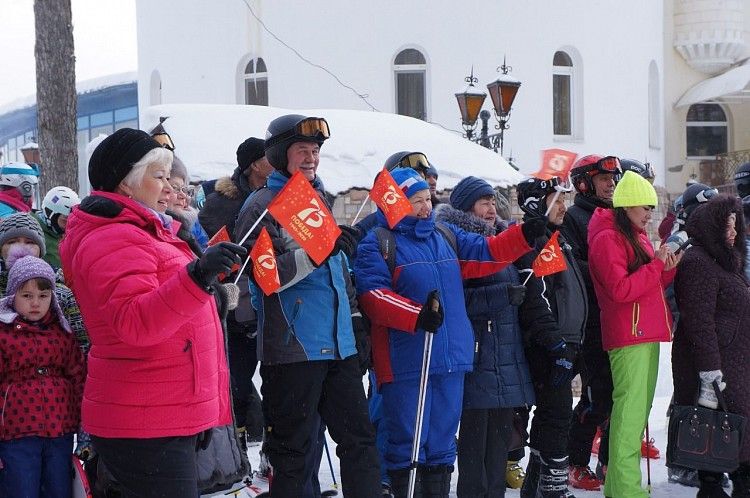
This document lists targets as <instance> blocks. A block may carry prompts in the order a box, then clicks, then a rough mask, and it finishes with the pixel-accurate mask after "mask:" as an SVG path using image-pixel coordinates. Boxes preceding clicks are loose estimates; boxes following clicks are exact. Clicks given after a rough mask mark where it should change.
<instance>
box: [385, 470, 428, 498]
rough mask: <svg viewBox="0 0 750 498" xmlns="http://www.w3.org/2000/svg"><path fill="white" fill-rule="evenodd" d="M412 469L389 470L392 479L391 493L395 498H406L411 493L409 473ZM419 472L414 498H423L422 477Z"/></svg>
mask: <svg viewBox="0 0 750 498" xmlns="http://www.w3.org/2000/svg"><path fill="white" fill-rule="evenodd" d="M410 470H411V469H410V468H408V467H407V468H405V469H396V470H389V471H388V476H389V477H390V478H391V492H392V493H393V497H394V498H406V495H407V494H408V493H409V471H410ZM420 474H421V472H417V480H416V481H415V483H414V498H422V497H423V495H422V476H421V475H420Z"/></svg>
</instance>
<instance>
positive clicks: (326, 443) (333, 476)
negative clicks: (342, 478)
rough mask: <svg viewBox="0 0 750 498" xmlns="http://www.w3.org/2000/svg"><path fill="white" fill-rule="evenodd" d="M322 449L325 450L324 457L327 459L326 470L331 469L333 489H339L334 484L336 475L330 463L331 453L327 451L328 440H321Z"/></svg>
mask: <svg viewBox="0 0 750 498" xmlns="http://www.w3.org/2000/svg"><path fill="white" fill-rule="evenodd" d="M323 448H325V450H326V457H328V468H329V469H331V479H333V489H339V483H337V482H336V474H335V473H334V472H333V462H331V452H330V451H328V440H327V439H326V438H325V437H324V438H323Z"/></svg>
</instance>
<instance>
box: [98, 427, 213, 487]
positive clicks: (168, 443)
mask: <svg viewBox="0 0 750 498" xmlns="http://www.w3.org/2000/svg"><path fill="white" fill-rule="evenodd" d="M91 441H92V443H93V446H94V450H95V451H96V453H97V454H98V455H99V465H102V464H103V465H104V467H106V470H107V472H108V473H109V474H111V476H112V479H113V480H114V482H115V483H116V484H114V485H113V486H114V488H115V489H117V491H118V492H119V493H120V494H119V495H116V496H118V497H120V498H152V497H153V498H157V497H158V498H191V497H196V498H197V497H198V496H199V492H198V473H197V470H196V465H195V443H196V436H175V437H159V438H149V439H131V438H102V437H97V436H93V435H92V436H91Z"/></svg>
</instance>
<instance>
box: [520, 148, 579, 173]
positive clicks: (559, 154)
mask: <svg viewBox="0 0 750 498" xmlns="http://www.w3.org/2000/svg"><path fill="white" fill-rule="evenodd" d="M576 157H578V154H576V153H575V152H570V151H568V150H563V149H547V150H543V151H542V166H541V167H540V168H539V171H537V172H536V173H532V175H531V176H534V177H536V178H539V179H540V180H549V179H550V178H552V177H553V176H557V177H559V178H560V179H562V180H563V181H564V180H567V179H568V175H569V174H570V168H572V167H573V163H574V162H575V160H576Z"/></svg>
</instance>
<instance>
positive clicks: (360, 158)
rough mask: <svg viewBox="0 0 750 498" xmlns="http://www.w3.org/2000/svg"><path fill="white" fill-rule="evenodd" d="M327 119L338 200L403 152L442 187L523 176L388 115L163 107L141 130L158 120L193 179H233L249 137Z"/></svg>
mask: <svg viewBox="0 0 750 498" xmlns="http://www.w3.org/2000/svg"><path fill="white" fill-rule="evenodd" d="M290 113H296V114H303V115H307V116H318V117H324V118H325V119H326V121H328V124H329V126H330V128H331V138H330V139H328V140H327V141H326V143H325V144H324V145H323V147H322V149H321V154H320V155H321V159H320V167H319V168H318V173H319V174H320V177H321V179H322V180H323V183H324V184H325V186H326V190H328V191H329V192H331V193H333V194H338V193H340V192H345V191H347V190H349V189H350V188H352V187H361V188H368V189H369V188H370V187H371V186H372V181H373V179H374V178H375V175H376V173H377V172H378V171H380V170H381V169H383V164H384V162H385V159H386V158H387V157H388V156H390V155H391V154H393V153H394V152H398V151H400V150H412V151H420V152H424V153H425V154H426V155H427V157H428V158H429V160H430V162H431V163H433V165H434V166H435V167H436V168H437V170H438V173H439V174H440V176H439V180H438V188H439V189H444V188H452V187H454V186H455V185H456V183H458V182H459V181H460V180H461V179H462V178H463V177H465V176H468V175H474V176H477V177H480V178H484V179H485V180H486V181H487V182H489V183H490V184H492V185H497V186H502V187H506V186H510V185H515V184H516V183H518V182H519V181H520V180H521V178H522V175H521V174H520V173H518V172H517V171H516V170H514V169H513V168H512V167H511V166H510V165H509V164H508V162H507V161H506V160H505V159H503V158H502V157H501V156H500V154H497V153H495V152H493V151H492V150H490V149H486V148H484V147H481V146H479V145H477V144H475V143H473V142H470V141H468V140H466V139H465V138H462V137H461V136H460V135H458V134H456V133H453V132H449V131H446V130H444V129H442V128H440V127H438V126H435V125H432V124H429V123H426V122H424V121H420V120H418V119H413V118H409V117H405V116H399V115H396V114H389V113H378V112H369V111H351V110H341V109H304V110H292V109H281V108H274V107H265V106H249V105H201V104H165V105H159V106H154V107H149V108H147V109H146V110H145V111H144V112H143V113H142V114H141V116H140V122H141V128H143V129H144V130H150V129H152V128H153V127H155V126H156V125H157V124H158V123H159V118H160V117H168V119H167V120H166V121H164V123H163V126H164V128H165V129H166V130H167V132H168V133H169V134H170V136H171V137H172V140H173V141H174V143H175V147H176V150H175V152H176V154H177V156H179V157H180V159H182V160H183V162H184V163H185V165H186V166H187V168H188V171H189V172H190V175H191V176H192V177H194V178H195V179H201V180H208V179H212V178H216V177H219V176H222V175H226V174H229V173H230V172H231V171H232V170H233V169H234V168H235V167H236V165H237V160H236V150H237V146H238V145H239V144H240V143H242V142H243V141H244V140H245V139H246V138H248V137H251V136H255V137H261V138H262V137H264V136H265V131H266V127H267V126H268V123H269V122H270V121H271V120H272V119H274V118H276V117H278V116H281V115H284V114H290Z"/></svg>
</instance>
